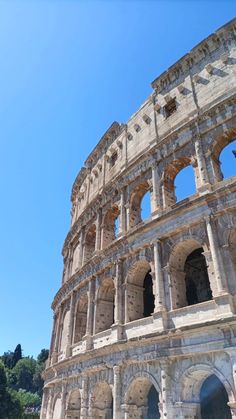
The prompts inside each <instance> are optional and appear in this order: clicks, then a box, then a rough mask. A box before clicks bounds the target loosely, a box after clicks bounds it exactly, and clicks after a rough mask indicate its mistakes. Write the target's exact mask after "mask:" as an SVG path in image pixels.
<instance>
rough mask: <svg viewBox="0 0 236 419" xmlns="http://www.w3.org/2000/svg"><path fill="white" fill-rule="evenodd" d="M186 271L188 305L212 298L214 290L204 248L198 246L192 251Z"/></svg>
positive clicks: (186, 263)
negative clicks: (212, 289) (212, 290)
mask: <svg viewBox="0 0 236 419" xmlns="http://www.w3.org/2000/svg"><path fill="white" fill-rule="evenodd" d="M184 272H185V273H186V276H185V282H186V300H187V305H192V304H198V303H202V302H203V301H208V300H212V292H211V287H210V281H209V277H208V272H207V265H206V259H205V256H204V255H203V248H202V247H201V248H198V249H196V250H194V251H193V252H191V253H190V255H189V256H188V257H187V259H186V261H185V265H184Z"/></svg>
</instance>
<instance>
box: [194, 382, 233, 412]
mask: <svg viewBox="0 0 236 419" xmlns="http://www.w3.org/2000/svg"><path fill="white" fill-rule="evenodd" d="M228 401H229V399H228V394H227V392H226V390H225V387H224V386H223V384H222V383H221V381H220V380H219V379H218V378H217V377H216V376H215V375H211V376H210V377H208V378H207V379H206V380H205V381H204V383H203V385H202V388H201V391H200V402H201V418H202V419H231V418H232V416H231V413H230V408H229V406H228V404H227V403H228Z"/></svg>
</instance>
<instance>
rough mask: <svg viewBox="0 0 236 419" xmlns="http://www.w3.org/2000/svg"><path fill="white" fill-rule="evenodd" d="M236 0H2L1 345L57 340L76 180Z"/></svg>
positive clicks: (32, 350)
mask: <svg viewBox="0 0 236 419" xmlns="http://www.w3.org/2000/svg"><path fill="white" fill-rule="evenodd" d="M234 11H235V3H234V1H227V0H224V1H213V0H212V1H207V0H205V1H191V0H189V1H187V0H185V1H177V0H175V1H174V0H173V1H168V0H167V1H158V0H157V1H148V0H145V1H141V0H139V1H128V0H127V1H108V0H107V1H89V0H87V1H70V0H64V1H63V0H57V1H53V0H51V1H49V0H48V1H46V0H39V1H38V0H29V1H24V0H18V1H13V0H8V1H7V0H6V1H0V53H1V66H0V145H1V153H0V171H1V174H0V191H1V217H0V231H1V236H0V247H1V249H0V250H1V253H0V254H1V263H0V278H1V303H0V318H1V323H0V336H1V338H0V354H1V353H3V352H4V351H6V350H8V349H11V350H13V349H14V348H15V346H16V345H17V344H18V343H21V345H22V347H23V350H24V354H25V355H28V354H30V355H37V354H38V353H39V351H40V350H41V348H43V347H49V343H50V333H51V323H52V312H51V310H50V305H51V302H52V299H53V296H54V294H55V293H56V291H57V289H58V288H59V285H60V283H61V272H62V258H61V248H62V245H63V241H64V238H65V235H66V234H67V231H68V229H69V225H70V192H71V187H72V183H73V181H74V179H75V176H76V174H77V172H78V171H79V169H80V167H81V165H82V164H83V161H84V160H85V158H86V156H87V155H88V153H89V152H90V151H91V149H92V148H93V147H94V146H95V144H96V142H97V141H98V140H99V139H100V137H101V136H102V134H103V133H104V132H105V131H106V129H107V128H108V126H109V125H110V124H111V123H112V122H113V121H114V120H117V121H119V122H125V121H126V120H127V119H128V118H129V116H130V115H131V114H132V113H133V112H134V111H136V110H137V108H138V107H139V106H140V104H141V103H142V102H143V101H144V100H145V98H146V97H147V96H148V95H149V94H150V93H151V86H150V83H151V81H152V80H153V79H155V78H156V77H157V76H158V75H159V74H160V73H161V72H162V71H164V70H165V69H167V68H168V66H170V65H171V64H173V63H174V62H175V61H177V60H178V59H179V58H180V57H181V56H182V55H184V54H185V53H186V52H187V51H189V50H190V49H191V48H192V47H194V45H196V44H197V43H198V42H200V41H201V40H202V39H203V38H204V37H206V36H208V35H209V34H211V33H212V32H213V31H214V30H216V29H217V28H219V27H220V26H222V25H223V24H225V23H226V22H227V21H229V20H231V19H232V18H233V17H234Z"/></svg>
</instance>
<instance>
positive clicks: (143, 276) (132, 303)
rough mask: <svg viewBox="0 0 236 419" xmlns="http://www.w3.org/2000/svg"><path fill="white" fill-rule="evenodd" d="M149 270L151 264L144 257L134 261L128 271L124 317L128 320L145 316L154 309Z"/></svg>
mask: <svg viewBox="0 0 236 419" xmlns="http://www.w3.org/2000/svg"><path fill="white" fill-rule="evenodd" d="M150 271H151V266H150V264H149V263H148V261H147V260H145V259H143V260H139V261H137V262H136V263H134V265H133V266H132V267H131V268H130V269H129V271H128V275H127V279H126V310H127V316H126V317H127V320H128V321H133V320H138V319H141V318H143V317H147V316H148V315H151V312H153V311H154V296H153V284H152V277H151V275H150ZM151 310H152V311H151Z"/></svg>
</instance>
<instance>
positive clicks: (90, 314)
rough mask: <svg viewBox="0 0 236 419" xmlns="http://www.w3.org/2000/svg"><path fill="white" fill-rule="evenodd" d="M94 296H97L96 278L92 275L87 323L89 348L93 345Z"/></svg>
mask: <svg viewBox="0 0 236 419" xmlns="http://www.w3.org/2000/svg"><path fill="white" fill-rule="evenodd" d="M94 298H95V278H94V277H92V278H91V279H90V282H89V291H88V312H87V324H86V337H87V346H88V348H87V349H91V347H92V335H93V323H94Z"/></svg>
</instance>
